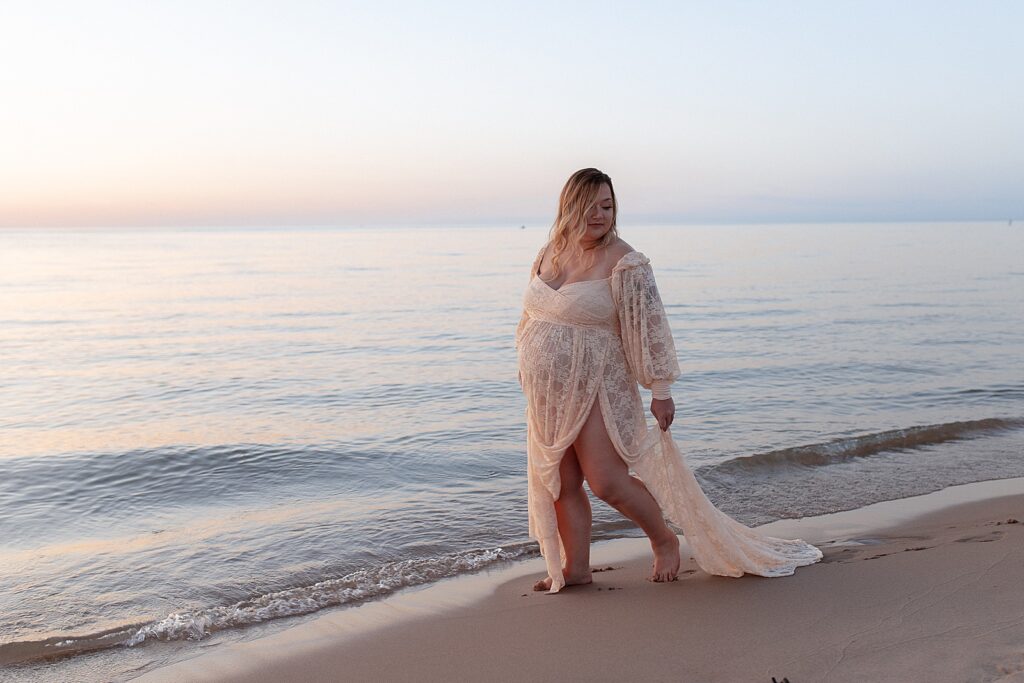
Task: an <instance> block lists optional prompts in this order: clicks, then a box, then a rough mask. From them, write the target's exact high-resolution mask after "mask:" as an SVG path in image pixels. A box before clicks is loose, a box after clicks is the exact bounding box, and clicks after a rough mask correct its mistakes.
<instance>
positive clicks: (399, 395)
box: [0, 223, 1024, 681]
mask: <svg viewBox="0 0 1024 683" xmlns="http://www.w3.org/2000/svg"><path fill="white" fill-rule="evenodd" d="M620 231H621V234H622V236H623V238H624V239H626V240H627V241H628V242H630V243H631V244H632V245H633V246H634V247H635V248H636V249H638V250H640V251H642V252H644V253H645V254H647V255H648V256H649V257H650V258H651V261H652V265H653V267H654V272H655V275H656V277H657V279H658V283H659V286H660V289H661V293H662V298H663V299H664V301H665V303H666V307H667V310H668V312H669V315H670V318H671V324H672V328H673V331H674V334H675V340H676V346H677V349H678V352H679V359H680V365H681V367H682V369H683V375H682V377H681V378H680V379H679V380H678V381H677V382H676V384H675V386H674V387H673V393H674V396H675V399H676V406H677V415H676V421H675V424H674V425H673V433H674V435H675V437H676V439H677V440H678V441H679V442H680V444H681V446H682V449H683V451H684V452H685V453H686V454H687V457H688V459H689V462H690V465H691V467H693V468H694V470H695V473H696V474H697V476H698V479H699V480H700V481H701V483H702V484H703V485H704V487H705V490H706V491H707V492H708V495H709V497H710V498H711V499H712V500H713V501H714V502H715V504H716V505H718V506H719V507H720V508H722V509H723V510H725V511H726V512H727V513H729V514H730V515H732V516H734V517H735V518H737V519H738V520H740V521H742V522H744V523H745V524H751V525H753V524H761V523H764V522H768V521H771V520H774V519H778V518H782V517H801V516H807V515H814V514H821V513H825V512H833V511H837V510H842V509H849V508H854V507H860V506H862V505H865V504H868V503H872V502H876V501H879V500H886V499H894V498H901V497H906V496H910V495H917V494H921V493H925V492H928V491H932V490H937V489H940V488H943V487H946V486H949V485H951V484H958V483H965V482H970V481H980V480H985V479H994V478H1004V477H1016V476H1024V226H1009V225H1005V224H991V223H989V224H986V223H957V224H938V223H914V224H868V225H861V224H817V225H816V224H804V225H738V226H728V225H722V226H659V227H630V226H628V225H626V226H622V227H621V228H620ZM546 234H547V228H546V227H540V226H535V227H528V228H525V229H520V228H519V227H518V226H515V227H513V228H394V229H322V230H312V229H273V230H271V229H265V230H235V229H224V230H213V229H209V230H205V229H204V230H186V229H181V230H171V229H168V230H151V229H147V230H31V231H27V230H26V231H15V230H3V231H0V367H2V374H0V407H2V410H0V679H5V678H10V679H11V680H39V681H47V680H54V681H57V680H76V679H77V680H91V679H95V680H126V679H129V678H131V677H132V676H134V675H138V674H140V673H142V672H144V671H147V670H149V669H151V668H152V667H154V666H157V665H160V664H163V663H165V662H167V661H171V660H174V659H176V658H181V657H184V656H191V655H192V654H194V653H195V652H196V649H197V648H200V647H204V646H208V645H209V644H210V643H217V642H224V641H225V640H231V639H239V638H248V637H252V634H254V633H258V632H266V630H267V629H276V628H282V627H285V626H288V625H290V624H293V623H295V621H296V620H297V619H302V618H309V616H308V615H311V614H315V613H316V612H317V611H319V610H323V609H332V608H339V607H341V608H343V607H344V606H347V605H353V604H359V603H360V602H363V601H365V600H368V599H374V598H379V597H382V596H386V595H388V594H390V593H393V592H394V591H396V590H399V589H401V588H403V587H406V586H412V585H418V584H423V583H428V582H431V581H436V580H438V579H440V578H444V577H447V576H453V575H456V574H459V573H463V572H469V571H474V570H477V569H479V568H482V567H486V566H490V565H493V564H495V563H499V562H506V561H509V560H513V559H516V558H521V557H531V556H535V555H536V544H535V543H532V542H530V541H529V539H528V538H527V535H526V533H527V520H526V482H525V419H524V410H525V402H524V400H523V398H522V395H521V393H520V390H519V385H518V382H517V379H516V356H515V350H514V345H513V344H514V341H513V334H514V330H515V325H516V323H517V322H518V319H519V313H520V302H521V299H522V295H523V291H524V288H525V286H526V283H527V279H528V277H529V266H530V263H531V262H532V260H533V257H534V256H535V254H536V252H537V250H538V249H539V248H540V246H541V245H542V244H543V242H544V241H545V237H546ZM650 421H651V422H652V423H653V418H651V419H650ZM594 514H595V538H596V539H606V538H614V537H618V536H635V535H639V533H640V532H639V531H638V530H637V529H635V528H634V527H632V525H631V524H630V523H628V522H627V521H625V520H624V519H623V518H621V517H620V516H619V515H618V513H616V512H615V511H613V510H612V509H611V508H609V507H607V506H606V505H605V504H604V503H601V502H599V501H597V500H596V499H595V500H594ZM303 615H305V616H303Z"/></svg>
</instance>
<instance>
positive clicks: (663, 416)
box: [612, 252, 680, 431]
mask: <svg viewBox="0 0 1024 683" xmlns="http://www.w3.org/2000/svg"><path fill="white" fill-rule="evenodd" d="M612 292H613V293H614V295H615V299H616V304H617V306H618V313H619V326H620V331H621V333H622V345H623V350H624V351H625V353H626V362H627V363H628V364H629V367H630V369H631V370H632V372H633V376H634V377H635V378H636V380H637V382H639V383H640V385H641V386H642V387H644V388H645V389H650V390H651V395H652V397H653V400H652V401H651V413H652V414H653V415H654V417H655V419H657V421H658V426H659V427H661V429H662V430H663V431H664V430H666V429H668V427H669V425H670V424H672V420H673V418H674V417H675V402H674V401H673V400H672V389H671V387H672V382H673V381H674V380H675V379H676V378H677V377H679V375H680V370H679V360H678V359H677V358H676V346H675V342H674V341H673V339H672V330H671V328H670V327H669V324H668V315H667V314H666V313H665V306H664V304H663V303H662V301H661V295H660V294H659V292H658V285H657V283H656V282H655V280H654V271H653V270H652V269H651V264H650V259H648V258H647V257H646V256H644V255H643V254H640V253H639V252H631V253H629V254H627V255H626V256H624V257H623V259H622V260H621V261H620V262H619V264H618V265H617V266H616V269H615V271H614V272H613V273H612Z"/></svg>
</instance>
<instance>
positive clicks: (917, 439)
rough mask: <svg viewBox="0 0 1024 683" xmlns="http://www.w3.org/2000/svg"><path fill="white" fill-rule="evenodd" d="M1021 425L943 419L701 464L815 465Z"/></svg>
mask: <svg viewBox="0 0 1024 683" xmlns="http://www.w3.org/2000/svg"><path fill="white" fill-rule="evenodd" d="M1022 427H1024V418H988V419H984V420H967V421H964V422H945V423H942V424H936V425H921V426H916V427H908V428H906V429H892V430H888V431H884V432H875V433H873V434H863V435H861V436H853V437H849V438H845V439H836V440H834V441H828V442H825V443H816V444H809V445H806V446H795V447H793V448H783V449H780V450H777V451H768V452H765V453H756V454H754V455H744V456H740V457H738V458H733V459H732V460H727V461H725V462H721V463H718V464H715V465H709V466H706V467H702V468H700V470H701V475H702V476H708V477H714V476H715V475H719V474H734V473H738V472H740V471H750V470H762V471H764V470H771V469H776V468H788V467H818V466H821V465H830V464H833V463H837V462H843V461H845V460H850V459H851V458H862V457H866V456H871V455H875V454H877V453H883V452H885V451H893V450H908V449H913V448H920V447H922V446H930V445H934V444H940V443H945V442H947V441H955V440H958V439H965V438H971V437H975V436H979V435H981V434H984V433H992V432H1000V431H1006V430H1010V429H1020V428H1022Z"/></svg>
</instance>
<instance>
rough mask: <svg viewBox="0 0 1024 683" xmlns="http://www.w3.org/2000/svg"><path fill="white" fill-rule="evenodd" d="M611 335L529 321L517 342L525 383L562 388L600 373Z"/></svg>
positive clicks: (557, 389)
mask: <svg viewBox="0 0 1024 683" xmlns="http://www.w3.org/2000/svg"><path fill="white" fill-rule="evenodd" d="M609 341H610V339H609V336H608V335H607V334H601V333H599V332H597V331H594V330H587V329H584V328H580V327H576V326H571V325H558V324H555V323H549V322H545V321H536V322H534V323H532V324H531V325H530V326H529V327H528V328H527V329H526V330H525V333H524V334H523V337H522V340H521V342H520V346H519V370H520V372H521V373H522V375H523V380H524V383H530V384H533V385H534V386H536V385H537V384H542V385H544V387H545V389H546V390H547V391H552V390H553V391H556V392H557V391H562V390H565V389H567V388H569V386H571V384H572V383H578V382H579V381H580V380H581V379H584V378H585V380H584V382H585V383H587V382H589V381H591V380H592V379H594V378H595V377H596V376H597V375H599V374H600V371H601V367H602V366H603V364H604V360H605V357H606V354H607V350H608V343H609Z"/></svg>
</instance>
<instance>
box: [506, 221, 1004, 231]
mask: <svg viewBox="0 0 1024 683" xmlns="http://www.w3.org/2000/svg"><path fill="white" fill-rule="evenodd" d="M1010 222H1011V223H1012V222H1013V221H1010ZM519 229H520V230H526V226H525V225H520V226H519Z"/></svg>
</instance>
